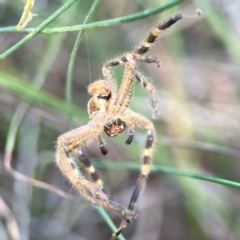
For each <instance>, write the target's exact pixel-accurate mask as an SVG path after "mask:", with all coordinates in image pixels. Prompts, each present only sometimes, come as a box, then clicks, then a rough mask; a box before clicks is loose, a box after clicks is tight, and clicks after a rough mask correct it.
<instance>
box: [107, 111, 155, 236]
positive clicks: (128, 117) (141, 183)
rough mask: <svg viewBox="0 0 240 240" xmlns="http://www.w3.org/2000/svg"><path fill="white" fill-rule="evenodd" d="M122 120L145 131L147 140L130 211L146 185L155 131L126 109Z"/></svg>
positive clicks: (143, 120)
mask: <svg viewBox="0 0 240 240" xmlns="http://www.w3.org/2000/svg"><path fill="white" fill-rule="evenodd" d="M122 120H123V121H125V122H126V123H127V124H128V122H129V123H132V122H134V123H135V124H136V125H138V126H140V127H142V128H144V129H146V130H147V140H146V145H145V148H144V152H143V157H142V166H141V169H140V176H139V178H138V180H137V183H136V185H135V188H134V190H133V193H132V196H131V199H130V202H129V206H128V209H129V210H131V211H132V210H133V209H134V207H135V204H136V202H137V200H138V198H139V196H140V194H141V192H142V191H143V189H144V187H145V185H146V182H147V178H148V175H149V173H150V167H151V162H152V153H153V143H154V134H155V130H154V126H153V124H152V123H151V122H150V121H149V120H148V119H146V118H145V117H143V116H141V115H140V114H137V113H135V112H133V111H131V110H129V109H127V111H126V112H125V113H124V117H123V118H122ZM130 222H131V219H127V220H124V221H122V223H121V224H120V226H119V228H118V230H117V231H116V232H115V233H114V234H113V235H112V238H111V240H114V239H116V237H117V236H118V235H119V234H120V233H121V232H122V230H123V229H124V228H126V227H127V225H128V224H129V223H130Z"/></svg>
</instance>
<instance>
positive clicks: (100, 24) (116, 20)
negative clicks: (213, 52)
mask: <svg viewBox="0 0 240 240" xmlns="http://www.w3.org/2000/svg"><path fill="white" fill-rule="evenodd" d="M181 2H183V0H175V1H171V2H169V3H167V4H165V5H161V6H158V7H155V8H149V9H146V10H144V11H142V12H139V13H136V14H132V15H129V16H124V17H119V18H114V19H109V20H103V21H99V22H95V23H88V24H80V25H75V26H70V27H59V28H45V29H43V30H42V31H40V33H49V34H51V33H63V32H72V31H79V30H82V29H90V28H97V27H108V26H112V25H117V24H122V23H127V22H132V21H137V20H140V19H144V18H147V17H149V16H152V15H154V14H157V13H160V12H162V11H164V10H166V9H168V8H171V7H174V6H175V5H177V4H179V3H181ZM33 31H35V28H26V29H22V30H20V31H18V32H21V33H31V32H33ZM7 32H8V33H10V32H16V28H15V27H4V28H0V33H7Z"/></svg>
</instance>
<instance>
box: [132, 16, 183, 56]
mask: <svg viewBox="0 0 240 240" xmlns="http://www.w3.org/2000/svg"><path fill="white" fill-rule="evenodd" d="M183 17H184V15H183V14H176V15H174V16H173V17H171V18H169V19H168V20H166V21H165V22H164V23H159V24H158V25H157V26H156V27H154V28H153V29H152V30H151V31H150V33H149V35H148V36H147V38H146V39H145V40H144V41H143V43H142V44H140V46H138V47H137V48H136V49H135V50H134V53H135V54H139V55H143V54H145V53H146V52H147V51H148V50H149V48H150V47H151V46H152V44H153V43H154V41H155V40H156V38H157V37H158V36H159V35H160V33H161V32H162V31H163V30H166V29H167V28H169V27H171V26H172V25H173V24H174V23H176V22H177V21H179V20H181V19H182V18H183Z"/></svg>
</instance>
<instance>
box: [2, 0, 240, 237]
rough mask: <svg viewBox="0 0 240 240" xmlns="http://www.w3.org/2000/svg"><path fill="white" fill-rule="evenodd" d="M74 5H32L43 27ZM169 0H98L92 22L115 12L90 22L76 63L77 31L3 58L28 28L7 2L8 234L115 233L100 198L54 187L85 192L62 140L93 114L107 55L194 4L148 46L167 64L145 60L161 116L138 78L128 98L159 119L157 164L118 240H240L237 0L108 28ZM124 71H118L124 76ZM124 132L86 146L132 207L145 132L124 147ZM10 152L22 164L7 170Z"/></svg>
mask: <svg viewBox="0 0 240 240" xmlns="http://www.w3.org/2000/svg"><path fill="white" fill-rule="evenodd" d="M66 2H67V1H54V0H41V1H38V0H36V2H35V6H34V8H33V12H35V13H37V14H38V17H35V18H34V19H33V20H32V22H31V23H30V24H29V26H28V27H30V28H36V27H37V26H38V25H39V24H41V23H42V22H43V21H44V20H46V19H47V18H48V17H49V16H51V15H52V14H53V13H54V12H55V11H56V10H57V9H59V8H60V7H61V6H64V4H66ZM92 3H93V2H92V1H87V0H81V1H76V3H75V4H74V5H72V6H71V7H70V8H69V9H68V10H67V11H65V12H61V14H60V16H59V17H58V18H57V19H55V20H54V21H53V22H52V23H51V24H49V25H48V26H47V27H48V28H53V29H55V28H57V27H66V26H74V25H79V24H82V23H83V21H84V19H85V18H86V16H87V15H88V12H89V9H90V8H91V6H92ZM169 3H170V1H167V0H165V1H157V0H153V1H141V0H134V1H127V0H122V1H118V0H102V1H99V3H98V4H99V5H98V6H97V7H96V11H95V13H94V15H93V18H92V20H91V22H97V21H102V20H107V21H106V24H105V25H106V27H99V28H96V27H92V28H91V29H88V30H86V31H85V33H84V35H83V39H82V41H81V44H80V46H79V48H78V51H77V55H76V59H75V61H74V62H73V63H74V64H73V65H72V70H71V68H70V70H69V63H70V59H72V60H73V58H71V52H72V50H73V46H74V43H75V41H76V38H77V35H78V31H71V32H65V31H63V32H62V33H52V34H38V35H36V36H35V37H34V38H32V39H31V40H30V41H28V42H26V44H24V45H21V46H19V47H18V48H17V49H16V51H14V52H13V53H11V54H9V55H8V56H6V57H5V55H4V52H5V51H7V50H8V49H10V48H11V47H12V46H14V45H15V44H16V43H18V42H19V41H20V40H21V39H23V38H24V37H25V36H26V34H25V33H17V32H16V31H15V30H14V28H11V26H15V25H17V23H18V21H19V19H20V17H21V14H22V11H23V7H24V3H23V2H22V1H20V0H19V1H7V0H0V54H2V55H0V59H2V60H1V62H0V123H1V124H0V157H1V158H0V159H1V161H0V164H1V167H0V216H1V218H0V220H1V221H0V239H1V240H6V239H14V240H16V239H18V240H19V239H22V240H27V239H31V240H40V239H46V240H47V239H48V240H54V239H56V240H57V239H58V240H59V239H63V240H65V239H67V240H86V239H87V240H89V239H90V240H95V239H97V240H102V239H110V237H111V234H112V230H111V229H110V228H109V227H108V224H107V222H106V221H105V220H104V218H103V216H102V215H100V214H99V212H98V211H97V210H96V209H95V208H94V207H93V206H91V204H89V203H88V202H86V201H85V200H83V199H82V198H80V197H79V198H78V200H77V201H76V200H69V199H67V198H66V197H67V195H65V197H64V196H60V195H61V194H62V192H58V193H59V194H60V195H59V194H56V191H57V190H56V188H58V189H61V190H62V191H65V192H66V193H69V194H72V195H74V196H78V194H77V193H76V192H75V191H74V190H73V189H72V187H71V186H70V184H68V182H67V181H66V180H65V179H64V178H63V176H62V175H61V174H60V172H59V170H58V169H57V168H56V166H55V163H54V161H55V152H54V148H55V142H56V139H57V137H58V136H59V135H61V134H63V133H65V132H67V131H68V130H69V129H70V128H73V127H79V126H82V125H84V124H86V123H87V122H88V120H89V119H88V115H87V111H86V108H87V102H88V100H89V96H88V95H87V90H86V89H87V86H88V85H89V84H90V83H91V82H93V81H95V80H96V79H101V78H102V73H101V68H102V65H103V63H104V62H105V61H107V60H109V59H111V58H114V57H116V56H118V55H120V54H121V53H123V52H127V51H131V50H132V48H133V47H134V46H136V45H137V44H138V43H139V42H140V41H141V40H142V39H143V38H144V36H146V34H147V33H148V32H149V29H150V28H151V27H152V26H154V25H155V24H156V23H158V22H161V21H164V19H166V18H168V17H169V16H172V15H173V14H175V13H178V12H179V13H184V14H186V15H196V13H195V11H196V9H197V8H200V9H201V10H202V12H203V15H202V16H201V17H189V18H185V19H183V20H181V21H180V22H179V23H177V24H175V25H173V26H172V27H171V29H169V30H167V31H166V32H164V33H163V34H162V35H161V37H160V38H159V39H158V41H157V42H156V44H155V45H154V47H153V49H152V51H151V52H149V55H154V56H156V57H158V58H159V59H160V61H161V62H162V65H161V67H160V68H157V67H156V65H154V64H144V63H139V69H141V71H142V72H143V73H144V74H145V75H146V76H148V78H149V79H151V80H152V82H153V83H154V85H155V86H156V88H157V90H158V94H159V102H160V115H159V117H158V118H156V119H152V109H151V107H150V103H149V96H148V94H147V93H146V92H145V91H144V89H142V87H141V86H139V84H136V86H135V91H134V98H133V100H132V101H131V104H130V107H131V108H132V109H133V110H134V111H136V112H139V113H141V114H142V115H144V116H146V117H147V118H149V119H152V121H153V123H154V125H155V127H156V131H157V140H156V144H155V151H154V165H156V166H158V168H155V169H153V170H154V171H153V172H152V173H151V175H150V177H149V181H148V185H147V187H146V189H145V191H144V193H143V194H142V196H141V198H140V200H139V201H138V203H137V206H136V212H137V213H138V214H139V217H138V219H136V220H134V221H133V222H132V223H131V224H130V225H129V226H128V227H127V228H126V229H125V230H124V232H123V236H124V237H122V238H121V239H131V240H145V239H151V240H160V239H161V240H192V239H194V240H235V239H236V240H237V239H240V217H239V212H240V189H238V188H240V187H239V186H240V184H238V182H240V176H239V169H240V162H239V159H240V152H239V151H240V147H239V146H240V144H239V141H240V140H239V139H240V138H239V136H240V118H239V117H240V116H239V114H240V112H239V103H240V94H239V93H240V84H239V72H240V69H239V68H240V43H239V42H240V41H239V38H240V28H239V22H240V15H239V12H240V2H239V1H237V0H229V1H226V0H218V1H213V0H195V1H194V0H185V1H180V0H178V1H171V3H173V4H172V6H171V7H169V8H168V9H167V8H166V9H164V11H161V12H158V13H157V14H149V16H147V17H146V18H142V19H136V20H135V21H131V22H126V23H124V24H120V23H121V21H119V22H118V23H119V24H116V25H111V19H114V18H119V17H123V19H125V18H124V17H125V16H128V15H131V14H134V13H140V12H143V11H144V10H149V9H152V8H156V7H160V6H166V4H168V5H170V4H169ZM173 5H174V6H173ZM145 13H147V12H145ZM5 27H7V28H5ZM8 27H10V28H8ZM122 70H123V68H122V67H118V68H116V71H115V76H116V78H117V79H118V83H119V84H120V82H121V78H122ZM71 76H72V78H71ZM67 79H68V83H69V84H70V80H71V79H72V80H73V81H72V89H71V88H70V87H69V86H71V84H70V85H68V87H67V86H66V83H67ZM126 138H127V134H126V133H123V134H121V135H119V136H118V137H117V138H108V137H107V136H105V139H106V143H107V148H108V149H109V154H108V155H107V156H102V155H101V153H100V150H99V148H98V144H97V142H96V141H93V142H92V143H91V144H90V145H89V146H87V147H86V148H85V149H84V151H85V153H86V154H87V155H88V156H89V157H90V158H91V159H93V161H94V163H95V165H96V166H97V167H98V169H99V173H100V174H101V176H102V179H103V180H104V183H105V186H106V188H107V189H109V190H110V191H111V192H112V193H113V194H114V196H115V197H116V199H117V200H118V202H119V203H121V204H123V205H124V206H127V205H128V202H129V199H130V196H131V193H132V191H133V187H134V184H135V182H136V180H137V177H138V174H139V173H138V168H139V166H140V161H141V151H142V149H143V147H144V142H145V139H146V132H144V131H141V130H139V131H137V133H136V135H135V139H134V142H133V143H132V144H131V145H130V146H127V145H125V143H124V141H125V140H126ZM10 160H11V165H12V167H13V168H14V169H15V170H16V171H17V172H15V171H14V170H12V169H11V168H10V167H9V161H10ZM79 167H80V168H81V167H82V166H79ZM161 167H165V168H161ZM166 167H168V168H166ZM6 168H7V170H8V171H7V170H6ZM83 171H84V170H83ZM18 172H20V173H22V174H24V175H26V176H28V177H31V178H34V179H37V180H39V181H42V182H45V183H48V184H49V185H48V186H47V185H43V184H42V183H41V182H38V183H37V182H32V184H34V185H35V186H33V185H32V184H31V183H30V182H27V181H29V179H27V178H26V177H24V176H23V175H21V174H19V173H18ZM192 173H195V175H194V174H192ZM191 174H192V175H191ZM13 175H14V176H15V177H13ZM179 175H182V176H179ZM184 175H185V177H184ZM206 175H207V176H211V177H213V178H211V179H209V178H208V179H207V178H205V177H204V176H206ZM186 176H187V177H186ZM194 178H203V179H204V178H205V180H207V181H202V180H196V179H194ZM221 179H226V180H229V182H227V181H226V182H224V181H222V180H221ZM23 180H24V181H23ZM210 181H215V182H218V183H212V182H210ZM230 181H231V182H230ZM37 184H38V186H40V187H37V186H36V185H37ZM222 184H224V185H225V186H224V185H222ZM51 186H54V187H55V188H54V189H53V188H51ZM41 187H45V188H49V190H46V189H42V188H41ZM232 187H235V188H232ZM62 195H63V194H62ZM108 214H109V216H110V218H111V219H112V220H113V222H114V223H115V224H116V225H118V224H119V223H120V221H121V219H120V217H119V216H118V215H116V214H114V213H112V212H108Z"/></svg>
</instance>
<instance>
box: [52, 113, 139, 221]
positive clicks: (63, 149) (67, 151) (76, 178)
mask: <svg viewBox="0 0 240 240" xmlns="http://www.w3.org/2000/svg"><path fill="white" fill-rule="evenodd" d="M100 120H101V121H103V120H104V119H102V116H100V118H97V117H96V120H95V121H94V120H92V121H90V122H89V123H88V125H86V126H83V127H80V128H77V129H74V130H72V131H70V132H67V133H65V134H63V135H61V136H60V137H59V138H58V141H57V151H56V163H57V165H58V167H59V169H60V170H61V171H62V173H63V174H64V175H65V176H66V178H67V179H68V180H69V181H70V182H71V184H72V185H73V187H74V188H75V189H76V190H77V191H78V192H79V193H80V194H81V195H82V196H83V197H84V198H85V199H86V200H88V201H90V202H92V203H93V204H94V205H95V206H103V207H106V208H108V209H111V210H113V211H115V212H118V213H119V214H121V216H122V217H123V219H128V218H130V219H131V218H136V217H137V214H136V213H134V212H132V211H130V210H128V209H126V208H125V207H123V206H122V205H120V204H118V203H116V202H114V201H111V200H109V198H108V197H107V195H106V194H105V193H104V192H103V191H102V189H101V187H99V186H98V185H96V184H95V183H93V182H90V181H89V180H87V179H85V178H84V177H83V175H82V173H81V172H80V170H79V169H78V167H77V165H76V163H75V162H74V160H73V159H72V156H71V155H72V154H74V155H75V156H78V153H79V149H80V150H81V149H82V147H83V146H84V145H86V144H87V143H88V142H89V141H91V140H92V139H93V138H94V137H96V136H98V135H99V134H100V133H101V132H102V131H103V127H102V126H100V125H97V122H98V121H100ZM80 153H81V151H80ZM93 172H94V171H93ZM92 176H93V175H92ZM98 183H100V181H98Z"/></svg>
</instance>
